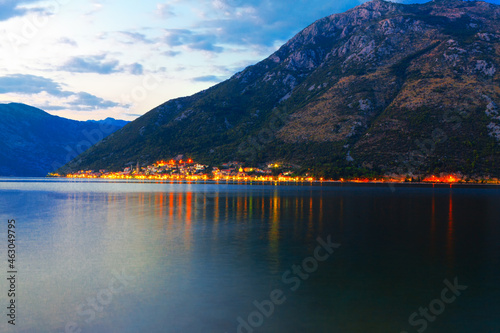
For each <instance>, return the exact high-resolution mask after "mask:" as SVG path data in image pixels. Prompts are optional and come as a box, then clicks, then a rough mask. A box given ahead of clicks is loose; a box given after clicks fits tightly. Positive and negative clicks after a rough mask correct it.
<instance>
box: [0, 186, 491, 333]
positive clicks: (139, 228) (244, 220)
mask: <svg viewBox="0 0 500 333" xmlns="http://www.w3.org/2000/svg"><path fill="white" fill-rule="evenodd" d="M499 198H500V195H499V191H498V189H497V188H481V189H476V188H454V189H449V188H428V187H425V188H415V187H398V188H397V191H396V192H395V193H392V192H391V191H390V189H389V188H388V187H383V186H349V185H343V186H290V187H287V186H264V185H254V186H247V185H215V184H161V183H126V182H92V181H85V182H74V181H70V182H65V181H60V180H57V181H46V180H30V181H15V180H12V179H10V180H8V181H2V180H0V209H1V210H0V218H1V219H2V220H6V219H8V218H16V220H17V221H18V228H19V229H18V256H19V258H18V259H19V260H18V265H19V299H18V301H19V304H20V305H19V310H18V325H16V328H15V329H14V330H12V329H11V328H10V327H9V328H8V327H7V326H6V321H5V320H4V321H1V322H0V331H1V332H5V331H7V329H9V332H10V331H11V332H64V327H65V325H67V324H68V323H72V322H73V323H74V324H75V325H77V327H78V328H79V329H82V332H97V333H100V332H125V333H127V332H188V333H189V332H236V327H237V325H238V324H237V321H236V319H237V317H239V316H241V317H243V318H246V316H248V314H250V313H251V312H252V311H255V306H254V305H253V304H252V302H253V301H254V300H258V301H262V300H264V299H268V298H269V293H270V292H271V291H272V290H273V289H276V288H280V289H283V290H285V291H286V297H287V301H286V303H285V304H283V305H281V306H280V307H279V308H277V309H276V312H275V313H274V314H273V315H272V316H271V317H270V318H266V320H265V322H264V325H262V327H260V328H259V329H258V331H257V330H256V332H303V331H307V332H332V331H338V332H390V331H394V332H400V331H402V330H407V331H408V332H411V331H412V330H413V331H415V329H414V328H412V327H410V326H409V324H408V316H409V315H410V314H411V313H412V312H414V311H416V310H417V309H418V308H419V307H421V306H427V305H428V304H429V302H430V301H431V300H432V299H434V298H435V297H436V296H439V292H440V290H441V289H442V281H443V280H444V279H445V278H448V279H453V278H454V277H455V276H458V277H459V280H461V281H462V280H463V281H464V283H466V284H468V285H469V286H471V288H469V290H467V291H466V292H465V293H464V295H463V296H461V297H460V298H459V299H458V301H457V302H456V303H457V304H456V305H455V304H454V305H452V306H453V309H452V308H451V307H450V309H449V310H446V312H445V313H444V314H443V315H441V316H440V317H439V320H438V321H436V322H434V323H432V326H430V327H429V330H428V331H429V332H451V331H453V332H470V331H471V329H472V328H474V329H478V330H477V331H487V330H488V329H495V328H499V327H500V326H499V325H500V324H499V321H498V319H497V316H496V314H497V313H498V310H499V305H498V302H496V300H497V299H498V296H499V295H500V292H499V289H498V286H497V285H496V283H497V282H498V278H499V277H500V273H499V265H498V264H499V258H500V249H499V246H498V244H499V243H500V242H499V238H500V228H499V220H498V216H500V215H499V213H500V208H499V205H498V203H499ZM3 229H5V228H2V229H1V230H0V237H2V241H1V242H0V244H1V245H2V247H5V246H3V244H4V243H3V242H4V240H5V230H3ZM328 235H330V236H331V237H332V239H333V240H334V241H335V242H338V243H341V244H342V246H341V248H339V249H338V251H336V252H335V253H334V254H333V255H332V257H331V258H330V259H329V260H328V261H326V262H324V263H320V267H319V269H318V271H317V272H314V274H311V276H310V278H308V279H307V280H306V281H304V282H303V283H302V284H301V287H300V289H299V290H297V291H296V292H291V291H290V290H289V289H290V286H289V285H287V284H285V283H284V282H283V281H282V274H283V273H284V272H285V271H286V270H288V269H290V267H291V266H292V265H293V264H300V263H301V262H302V260H303V259H304V258H306V257H308V256H311V255H312V253H313V250H314V248H315V247H316V246H317V242H316V238H317V237H319V236H321V237H323V238H326V237H327V236H328ZM117 272H122V273H124V274H125V275H129V276H132V277H133V278H134V279H133V281H129V284H128V285H127V286H125V287H124V288H123V290H121V291H120V292H118V293H116V294H114V295H112V300H111V301H109V304H106V305H105V306H103V307H102V309H99V310H95V311H94V312H95V318H91V316H90V315H89V314H88V313H90V312H92V311H91V310H92V307H91V306H90V305H88V304H89V299H90V300H92V299H93V298H96V297H97V298H98V296H99V295H101V296H103V295H105V290H106V288H108V286H109V285H110V282H111V281H113V279H114V278H115V276H116V273H117ZM1 281H2V282H1V283H0V288H1V290H2V293H3V291H4V290H5V286H6V283H5V282H4V279H1ZM103 290H104V291H103ZM106 303H107V302H106ZM79 305H80V306H83V308H80V309H78V306H79ZM79 310H80V311H79ZM85 310H86V311H85ZM82 313H87V314H86V315H82ZM90 319H91V320H90ZM86 320H87V321H86Z"/></svg>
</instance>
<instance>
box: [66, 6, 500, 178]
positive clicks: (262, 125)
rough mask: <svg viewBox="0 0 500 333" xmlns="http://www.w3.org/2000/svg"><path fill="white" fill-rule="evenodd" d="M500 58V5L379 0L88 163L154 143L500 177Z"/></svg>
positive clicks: (169, 148)
mask: <svg viewBox="0 0 500 333" xmlns="http://www.w3.org/2000/svg"><path fill="white" fill-rule="evenodd" d="M499 66H500V6H498V5H493V4H490V3H486V2H476V1H474V2H472V1H461V0H434V1H431V2H428V3H425V4H414V5H403V4H398V3H394V2H389V1H383V0H373V1H371V2H367V3H364V4H363V5H361V6H358V7H356V8H353V9H351V10H349V11H347V12H345V13H342V14H334V15H331V16H328V17H325V18H323V19H320V20H318V21H316V22H314V23H313V24H311V25H310V26H308V27H307V28H305V29H304V30H303V31H301V32H300V33H298V34H297V35H296V36H294V37H293V38H292V39H290V40H289V41H288V42H287V43H286V44H284V45H283V46H282V47H281V48H280V49H279V50H278V51H276V52H275V53H274V54H272V55H271V56H270V57H269V58H267V59H265V60H263V61H262V62H260V63H258V64H256V65H254V66H250V67H248V68H247V69H245V70H243V71H242V72H240V73H237V74H236V75H234V76H233V77H232V78H231V79H229V80H227V81H225V82H223V83H220V84H218V85H216V86H214V87H212V88H210V89H208V90H205V91H203V92H200V93H198V94H195V95H193V96H190V97H186V98H182V99H177V100H173V101H169V102H167V103H165V104H164V105H162V106H159V107H158V108H157V109H155V110H153V111H151V112H150V113H148V114H146V115H144V116H143V117H141V118H139V119H137V120H136V121H135V122H133V123H132V124H131V126H127V127H126V128H125V129H123V130H122V131H120V132H119V133H116V134H115V135H114V136H113V138H111V139H109V140H108V141H107V142H106V144H104V145H100V146H99V147H95V148H92V149H91V150H90V151H89V152H86V153H85V154H84V155H83V157H82V161H83V163H87V164H88V166H89V167H92V168H108V169H112V168H113V167H116V168H117V169H119V168H120V167H121V166H122V164H123V163H122V162H123V161H121V160H116V159H115V160H114V162H113V163H114V164H112V165H103V163H102V161H104V160H105V161H108V162H107V163H111V162H109V161H110V160H113V159H111V158H109V157H110V156H111V152H112V151H113V150H118V151H119V154H114V155H113V156H126V160H127V161H128V160H137V159H138V158H139V157H140V156H144V155H145V154H144V153H143V150H147V152H148V154H147V156H150V158H151V160H154V159H156V158H164V157H168V156H174V155H175V154H180V153H184V154H186V153H190V154H192V156H193V157H196V158H198V159H200V161H206V162H208V163H211V162H214V163H217V162H219V161H221V162H222V161H229V160H235V159H237V160H242V161H248V163H249V164H252V163H253V164H255V163H260V162H265V161H269V160H276V159H282V160H286V161H290V162H293V163H296V164H299V165H304V166H311V167H314V168H317V167H318V165H320V166H321V165H328V166H329V167H331V168H336V167H339V168H343V167H361V166H367V165H368V166H370V167H372V168H374V169H376V170H378V171H380V172H382V173H383V172H399V173H401V172H419V171H420V172H425V171H429V170H431V171H433V170H436V169H437V170H442V171H462V172H464V173H489V174H496V175H499V176H500V150H499V149H500V119H499V117H500V116H499V113H500V111H499V110H498V107H497V106H498V105H500V89H499V83H500V76H499V75H500V70H499V68H500V67H499ZM484 96H487V98H486V97H484ZM179 105H181V106H182V107H179ZM158 110H166V111H162V112H158ZM276 119H278V120H276ZM141 128H144V130H143V131H141V133H142V135H138V134H137V133H138V132H139V129H141ZM120 139H122V140H123V142H126V143H123V142H120V141H119V140H120ZM113 140H115V141H113ZM424 143H425V144H424ZM426 147H427V148H426ZM429 147H430V148H429ZM210 151H212V153H209V152H210ZM347 156H348V157H349V158H347ZM123 160H125V157H124V159H123ZM85 161H86V162H85ZM144 162H151V161H144ZM346 163H347V164H346ZM313 164H314V165H313ZM70 168H71V165H70Z"/></svg>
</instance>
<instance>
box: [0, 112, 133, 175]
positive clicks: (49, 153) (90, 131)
mask: <svg viewBox="0 0 500 333" xmlns="http://www.w3.org/2000/svg"><path fill="white" fill-rule="evenodd" d="M0 119H1V122H0V176H23V177H44V176H46V175H47V174H48V173H49V172H52V171H55V170H56V169H58V168H60V167H61V166H63V165H64V164H66V163H68V162H69V161H70V160H71V159H73V158H74V157H76V156H77V155H78V154H80V153H82V152H83V151H85V150H86V149H88V148H89V147H90V146H92V145H93V144H95V143H97V142H98V141H99V140H101V139H103V138H104V137H106V136H108V135H109V134H111V133H112V132H114V131H116V130H117V129H119V128H121V127H123V126H124V125H125V124H126V123H127V122H125V121H122V120H115V119H113V118H108V119H105V120H101V121H75V120H70V119H65V118H61V117H56V116H52V115H50V114H48V113H46V112H45V111H42V110H40V109H37V108H34V107H31V106H28V105H24V104H16V103H11V104H0Z"/></svg>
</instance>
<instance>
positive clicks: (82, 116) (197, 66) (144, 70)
mask: <svg viewBox="0 0 500 333" xmlns="http://www.w3.org/2000/svg"><path fill="white" fill-rule="evenodd" d="M498 1H500V0H498ZM498 1H497V0H494V1H492V2H494V3H498ZM363 2H365V0H295V1H292V2H291V1H290V0H246V1H244V0H167V1H159V0H141V1H138V0H135V1H132V0H44V1H40V0H0V50H1V51H2V52H1V54H2V55H1V57H2V62H1V63H0V103H10V102H16V103H24V104H28V105H32V106H35V107H38V108H41V109H42V110H45V111H47V112H49V113H51V114H53V115H57V116H61V117H65V118H70V119H77V120H88V119H104V118H107V117H113V118H117V119H125V120H133V119H135V118H137V117H139V116H141V115H143V114H144V113H146V112H147V111H149V110H151V109H152V108H154V107H156V106H158V105H160V104H162V103H164V102H166V101H167V100H170V99H173V98H177V97H181V96H188V95H192V94H194V93H196V92H198V91H200V90H203V89H206V88H208V87H210V86H213V85H214V84H216V83H218V82H221V81H223V80H226V79H228V78H230V77H231V76H232V75H233V74H235V73H237V72H239V71H241V70H243V69H244V68H245V67H247V66H249V65H251V64H254V63H257V62H259V61H260V60H263V59H265V58H267V57H268V56H269V55H271V54H272V53H273V52H274V51H276V50H277V49H278V48H279V47H280V46H281V45H282V44H284V43H285V42H286V41H287V40H289V39H290V38H291V37H293V36H294V35H295V34H296V33H298V32H300V31H301V30H302V29H304V28H305V27H307V26H308V25H309V24H311V23H313V22H314V21H316V20H317V19H320V18H322V17H325V16H328V15H331V14H334V13H340V12H344V11H346V10H348V9H350V8H353V7H355V6H358V5H360V4H362V3H363ZM398 2H403V1H398ZM405 2H408V3H410V2H411V3H416V2H425V1H420V0H413V1H411V0H408V1H405Z"/></svg>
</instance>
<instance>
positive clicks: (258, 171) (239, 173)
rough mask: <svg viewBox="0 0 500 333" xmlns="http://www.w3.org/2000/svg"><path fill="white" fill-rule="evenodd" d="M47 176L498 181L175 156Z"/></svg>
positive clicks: (450, 181) (266, 180) (191, 179)
mask: <svg viewBox="0 0 500 333" xmlns="http://www.w3.org/2000/svg"><path fill="white" fill-rule="evenodd" d="M48 176H49V177H66V178H88V179H92V178H102V179H130V180H132V179H136V180H171V181H183V180H184V181H207V180H211V181H235V182H285V183H302V182H323V181H325V182H326V181H334V182H354V183H385V182H389V183H390V182H421V183H448V184H453V183H476V184H477V183H483V184H499V183H500V181H499V180H498V179H467V178H466V177H464V176H463V175H461V174H441V175H428V176H425V177H419V178H413V177H408V176H397V175H392V176H385V177H378V178H367V177H362V178H356V177H353V178H348V179H344V178H339V179H324V178H315V177H313V176H312V175H310V174H308V173H306V174H305V175H298V174H296V172H295V171H294V166H292V165H286V164H280V163H268V164H266V165H264V166H261V167H248V166H245V164H244V163H243V162H238V161H232V162H227V163H223V164H221V165H219V166H209V165H205V164H201V163H197V162H195V161H193V160H192V159H191V158H185V157H184V155H178V156H177V157H175V158H171V159H168V160H160V161H157V162H155V163H153V164H151V165H145V166H141V165H140V163H139V162H137V163H136V164H135V165H134V164H132V163H129V165H128V166H126V167H125V168H124V169H123V170H122V171H119V172H112V171H108V170H98V171H96V170H80V171H78V172H75V173H71V174H67V175H65V176H61V175H59V174H57V173H52V174H49V175H48Z"/></svg>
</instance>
